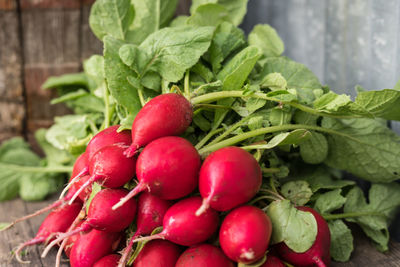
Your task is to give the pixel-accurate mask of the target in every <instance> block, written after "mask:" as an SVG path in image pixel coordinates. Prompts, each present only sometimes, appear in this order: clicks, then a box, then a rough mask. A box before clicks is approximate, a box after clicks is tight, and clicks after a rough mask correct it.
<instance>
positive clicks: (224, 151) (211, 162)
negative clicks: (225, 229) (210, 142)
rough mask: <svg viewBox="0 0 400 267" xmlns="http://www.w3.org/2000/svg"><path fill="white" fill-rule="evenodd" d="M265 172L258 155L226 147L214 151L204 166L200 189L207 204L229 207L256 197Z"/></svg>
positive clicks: (225, 208)
mask: <svg viewBox="0 0 400 267" xmlns="http://www.w3.org/2000/svg"><path fill="white" fill-rule="evenodd" d="M261 180H262V173H261V168H260V166H259V165H258V162H257V161H256V159H255V158H254V157H253V156H252V155H251V154H250V153H249V152H247V151H246V150H244V149H241V148H238V147H225V148H221V149H219V150H217V151H215V152H213V153H211V154H210V155H209V156H208V157H207V158H206V160H205V161H204V163H203V165H202V166H201V169H200V177H199V190H200V194H201V196H202V197H203V204H202V206H201V208H200V209H199V210H198V211H197V212H196V215H200V214H201V213H202V212H204V211H205V210H206V209H207V208H208V207H209V206H211V207H212V208H213V209H215V210H218V211H227V210H230V209H232V208H234V207H236V206H239V205H241V204H243V203H245V202H247V201H249V200H250V199H252V198H253V197H254V196H255V195H256V194H257V192H258V190H259V189H260V187H261V182H262V181H261Z"/></svg>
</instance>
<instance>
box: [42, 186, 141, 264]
mask: <svg viewBox="0 0 400 267" xmlns="http://www.w3.org/2000/svg"><path fill="white" fill-rule="evenodd" d="M127 194H128V191H127V190H125V189H109V188H108V189H103V190H101V191H100V192H98V193H97V194H96V195H95V196H94V198H93V199H92V202H91V203H90V206H89V211H88V215H87V219H86V221H85V222H84V223H83V224H82V225H81V226H80V227H78V228H75V229H74V230H72V231H69V232H67V233H62V234H59V236H58V237H57V238H56V239H55V240H53V241H52V242H51V243H50V244H49V245H48V246H47V247H46V249H45V250H44V251H43V253H42V257H45V256H46V255H47V253H48V252H49V251H50V249H51V248H52V247H53V246H54V245H56V244H57V243H58V242H60V241H62V240H64V239H65V238H68V237H70V236H72V235H74V234H77V233H79V232H86V231H90V230H91V229H93V228H94V229H96V230H101V231H107V232H121V231H122V230H124V229H125V228H127V227H128V226H129V225H130V224H131V223H132V222H133V220H134V218H135V215H136V200H135V199H130V200H129V201H128V202H126V203H125V204H124V205H123V206H122V207H121V208H120V209H118V210H112V209H111V207H112V206H113V205H114V204H115V203H117V202H118V200H119V199H120V198H121V197H123V196H125V195H127Z"/></svg>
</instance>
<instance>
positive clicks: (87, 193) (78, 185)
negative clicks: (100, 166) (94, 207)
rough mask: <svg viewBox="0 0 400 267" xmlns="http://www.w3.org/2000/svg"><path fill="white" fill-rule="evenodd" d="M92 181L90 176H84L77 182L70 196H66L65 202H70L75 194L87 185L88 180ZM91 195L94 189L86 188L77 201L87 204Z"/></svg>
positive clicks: (70, 190) (69, 192) (69, 193)
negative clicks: (86, 201) (87, 199)
mask: <svg viewBox="0 0 400 267" xmlns="http://www.w3.org/2000/svg"><path fill="white" fill-rule="evenodd" d="M89 179H90V175H84V176H82V177H81V178H80V179H79V181H77V182H75V183H74V184H73V185H72V186H71V188H70V189H69V191H68V194H67V195H66V196H65V198H64V199H65V200H70V199H71V198H72V197H73V196H74V195H75V193H76V192H77V191H78V190H79V188H81V187H82V185H83V184H85V183H86V182H87V181H88V180H89ZM90 193H92V187H91V186H88V187H85V188H84V190H83V191H82V192H81V193H80V194H79V195H78V198H76V199H75V201H77V200H80V201H82V202H85V200H86V198H87V197H89V196H90Z"/></svg>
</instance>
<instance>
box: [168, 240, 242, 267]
mask: <svg viewBox="0 0 400 267" xmlns="http://www.w3.org/2000/svg"><path fill="white" fill-rule="evenodd" d="M175 266H176V267H203V266H207V267H234V266H235V265H234V264H233V262H232V261H231V260H230V259H229V258H228V257H227V256H225V254H224V253H223V252H222V250H221V249H220V248H218V247H216V246H213V245H210V244H200V245H196V246H193V247H190V248H188V249H187V250H185V252H183V254H182V255H181V256H180V257H179V259H178V262H177V263H176V265H175Z"/></svg>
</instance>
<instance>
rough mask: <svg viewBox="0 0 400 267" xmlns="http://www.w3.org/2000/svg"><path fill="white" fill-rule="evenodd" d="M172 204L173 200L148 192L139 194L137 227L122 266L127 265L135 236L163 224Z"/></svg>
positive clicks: (146, 232)
mask: <svg viewBox="0 0 400 267" xmlns="http://www.w3.org/2000/svg"><path fill="white" fill-rule="evenodd" d="M171 205H172V202H170V201H168V200H163V199H161V198H159V197H156V196H153V195H151V194H150V193H147V192H143V193H142V194H140V195H139V198H138V213H137V219H136V225H137V229H136V232H135V234H134V235H133V236H132V238H131V239H130V241H129V244H128V246H127V247H126V248H125V251H124V253H123V255H122V257H121V261H120V265H121V266H125V263H126V261H127V259H128V257H129V254H130V251H131V249H132V246H133V244H134V240H135V238H136V237H138V236H141V235H149V234H151V232H152V231H153V230H154V229H156V228H157V227H159V226H162V222H163V218H164V215H165V213H166V212H167V210H168V208H169V207H170V206H171Z"/></svg>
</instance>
